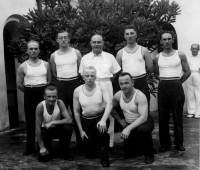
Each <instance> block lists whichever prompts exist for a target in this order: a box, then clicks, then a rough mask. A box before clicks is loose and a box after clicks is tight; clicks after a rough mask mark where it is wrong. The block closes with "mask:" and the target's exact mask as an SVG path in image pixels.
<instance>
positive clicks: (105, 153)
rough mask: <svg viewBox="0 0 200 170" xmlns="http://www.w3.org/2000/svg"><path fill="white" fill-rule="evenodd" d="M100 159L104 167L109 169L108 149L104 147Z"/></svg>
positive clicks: (100, 152)
mask: <svg viewBox="0 0 200 170" xmlns="http://www.w3.org/2000/svg"><path fill="white" fill-rule="evenodd" d="M99 158H100V160H101V165H102V167H109V166H110V162H109V151H108V148H107V147H102V148H101V149H100V151H99Z"/></svg>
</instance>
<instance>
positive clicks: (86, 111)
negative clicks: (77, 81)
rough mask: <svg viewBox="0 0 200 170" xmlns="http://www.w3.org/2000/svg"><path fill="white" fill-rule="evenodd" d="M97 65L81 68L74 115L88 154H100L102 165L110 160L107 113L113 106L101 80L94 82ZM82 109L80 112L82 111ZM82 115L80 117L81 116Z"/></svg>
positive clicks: (88, 155) (91, 155)
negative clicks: (81, 79)
mask: <svg viewBox="0 0 200 170" xmlns="http://www.w3.org/2000/svg"><path fill="white" fill-rule="evenodd" d="M95 79H96V69H95V68H94V67H93V66H88V67H85V68H84V69H83V80H84V81H85V84H84V85H81V86H79V87H77V88H76V89H75V91H74V115H75V119H76V122H77V125H78V128H79V132H80V136H81V138H82V140H83V143H84V152H85V154H86V156H87V157H88V158H91V159H95V158H98V157H99V158H100V160H101V164H102V166H103V167H108V166H109V165H110V163H109V153H108V152H109V150H108V149H109V148H108V147H109V134H108V133H107V130H108V126H109V120H108V117H109V115H110V112H111V110H112V101H111V98H110V95H109V91H108V89H107V87H106V85H105V83H103V82H95ZM81 109H82V114H81ZM81 115H82V119H81Z"/></svg>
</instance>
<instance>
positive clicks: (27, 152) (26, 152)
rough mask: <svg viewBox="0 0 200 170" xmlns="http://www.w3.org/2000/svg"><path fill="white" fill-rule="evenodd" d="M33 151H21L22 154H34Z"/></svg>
mask: <svg viewBox="0 0 200 170" xmlns="http://www.w3.org/2000/svg"><path fill="white" fill-rule="evenodd" d="M34 153H35V151H27V150H26V151H24V153H23V156H28V155H31V154H34Z"/></svg>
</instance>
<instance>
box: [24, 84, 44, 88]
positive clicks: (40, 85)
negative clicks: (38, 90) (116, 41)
mask: <svg viewBox="0 0 200 170" xmlns="http://www.w3.org/2000/svg"><path fill="white" fill-rule="evenodd" d="M43 86H46V84H36V85H30V84H27V85H25V87H31V88H33V87H43Z"/></svg>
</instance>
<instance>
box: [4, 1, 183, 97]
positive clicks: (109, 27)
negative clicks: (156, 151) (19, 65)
mask: <svg viewBox="0 0 200 170" xmlns="http://www.w3.org/2000/svg"><path fill="white" fill-rule="evenodd" d="M41 2H42V9H33V10H30V11H29V13H28V14H26V15H24V18H25V19H26V21H21V22H19V23H17V24H16V27H15V32H16V34H17V35H19V37H18V39H17V40H12V41H11V43H10V45H9V46H8V47H9V50H10V51H11V52H12V53H13V55H14V57H15V58H17V59H18V61H19V62H23V61H24V60H25V59H26V58H27V55H26V42H28V41H29V40H31V39H34V40H37V41H38V42H39V43H40V50H41V53H40V57H41V58H42V59H44V60H48V59H49V57H50V55H51V53H53V52H54V51H55V50H56V49H58V45H57V43H56V34H57V32H58V31H59V30H63V29H67V30H68V32H69V33H70V43H71V46H73V47H75V48H77V49H79V50H80V51H81V53H82V54H83V55H84V54H86V53H88V52H89V51H91V47H90V39H91V36H92V35H93V34H94V33H99V34H101V35H102V36H103V38H104V41H105V45H104V50H105V51H108V52H110V53H112V54H113V55H116V53H117V51H118V50H119V49H121V48H123V47H124V46H125V44H126V42H125V41H124V27H125V26H126V25H129V24H133V25H134V26H135V27H136V30H137V32H138V44H140V45H142V46H145V47H147V48H148V49H149V50H150V51H151V52H152V51H154V50H155V49H157V47H158V45H159V38H160V33H161V32H162V30H163V27H164V25H166V24H170V23H173V22H175V19H176V15H179V14H180V6H179V5H178V4H177V3H176V2H174V1H173V2H172V3H170V2H169V0H79V6H77V7H76V8H74V7H72V6H71V5H70V0H41ZM155 82H156V81H155V78H154V76H153V75H152V74H149V75H148V83H149V85H150V92H151V93H152V94H154V92H155V90H156V88H155V86H154V83H155Z"/></svg>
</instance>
